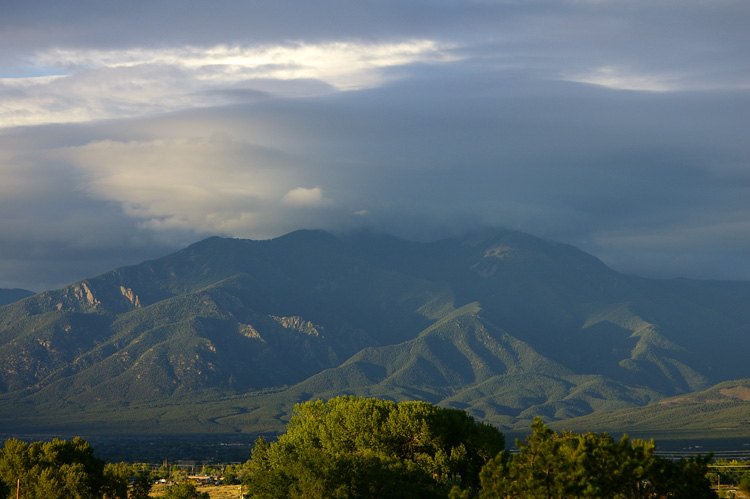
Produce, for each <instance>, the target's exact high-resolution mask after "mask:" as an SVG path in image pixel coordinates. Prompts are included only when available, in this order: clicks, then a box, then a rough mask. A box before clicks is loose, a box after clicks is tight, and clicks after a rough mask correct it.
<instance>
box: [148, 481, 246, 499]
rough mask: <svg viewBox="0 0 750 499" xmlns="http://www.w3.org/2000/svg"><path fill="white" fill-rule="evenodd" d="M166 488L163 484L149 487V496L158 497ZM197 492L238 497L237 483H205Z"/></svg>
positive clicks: (228, 498) (225, 498)
mask: <svg viewBox="0 0 750 499" xmlns="http://www.w3.org/2000/svg"><path fill="white" fill-rule="evenodd" d="M165 488H166V486H165V485H163V484H156V485H154V486H153V487H152V488H151V494H150V495H151V497H158V496H161V495H163V494H164V489H165ZM198 492H208V495H209V496H210V497H211V499H239V498H240V497H242V496H241V495H240V486H239V485H206V486H200V487H198Z"/></svg>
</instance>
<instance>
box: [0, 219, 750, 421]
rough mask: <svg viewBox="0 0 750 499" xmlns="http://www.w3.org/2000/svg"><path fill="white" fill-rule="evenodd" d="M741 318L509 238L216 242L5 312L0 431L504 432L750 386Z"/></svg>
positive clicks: (700, 286)
mask: <svg viewBox="0 0 750 499" xmlns="http://www.w3.org/2000/svg"><path fill="white" fill-rule="evenodd" d="M749 302H750V283H747V282H711V281H690V280H650V279H641V278H637V277H633V276H625V275H622V274H619V273H617V272H615V271H613V270H611V269H609V268H607V267H606V266H605V265H604V264H603V263H602V262H601V261H599V260H598V259H596V258H594V257H593V256H591V255H587V254H585V253H583V252H581V251H579V250H577V249H575V248H573V247H571V246H568V245H564V244H559V243H553V242H548V241H543V240H540V239H537V238H534V237H532V236H529V235H526V234H521V233H518V232H513V231H503V230H487V231H479V232H474V233H470V234H467V235H465V236H463V237H457V238H451V239H445V240H441V241H437V242H434V243H414V242H409V241H404V240H400V239H396V238H392V237H388V236H381V235H377V234H367V233H360V234H352V235H348V236H345V237H335V236H333V235H331V234H328V233H326V232H322V231H298V232H294V233H291V234H288V235H286V236H283V237H280V238H277V239H273V240H267V241H251V240H237V239H222V238H216V237H214V238H209V239H206V240H204V241H201V242H198V243H196V244H193V245H191V246H189V247H188V248H185V249H184V250H181V251H178V252H176V253H174V254H171V255H168V256H165V257H164V258H160V259H158V260H153V261H148V262H144V263H142V264H140V265H135V266H131V267H124V268H121V269H117V270H114V271H112V272H109V273H107V274H103V275H101V276H98V277H94V278H90V279H86V280H84V281H81V282H78V283H75V284H73V285H71V286H68V287H66V288H63V289H60V290H55V291H48V292H45V293H40V294H38V295H34V296H30V297H27V298H25V299H23V300H21V301H17V302H15V303H10V304H8V305H6V306H3V307H0V358H1V359H3V361H4V362H3V363H2V365H1V366H0V423H2V424H4V425H6V427H9V428H10V427H12V428H20V429H23V428H32V427H33V428H37V429H46V428H52V427H54V426H55V425H58V427H62V426H59V425H70V426H65V427H66V428H75V427H76V424H78V425H79V426H83V427H86V428H88V429H89V430H91V431H95V430H96V428H101V429H104V428H110V426H111V424H114V423H113V422H114V421H117V422H118V424H119V426H120V428H122V429H123V431H125V430H124V428H139V429H140V430H141V431H157V430H158V431H162V432H167V433H169V432H174V431H175V430H176V428H172V427H171V426H172V425H177V424H178V423H177V422H178V421H179V422H180V423H179V428H180V430H181V431H260V429H264V431H265V430H268V429H273V428H277V429H278V428H279V423H280V421H282V420H283V419H284V417H286V414H288V411H289V410H290V409H291V406H292V405H293V404H294V402H297V401H299V400H305V399H308V398H314V397H328V396H334V395H337V394H341V393H356V394H361V395H372V396H378V397H387V398H394V399H399V400H401V399H413V398H419V399H424V400H429V401H431V402H434V403H439V404H442V405H451V406H455V407H461V408H464V409H466V410H467V411H469V412H470V413H471V414H473V415H475V416H476V417H478V418H482V419H486V420H488V421H491V422H493V423H495V424H497V425H500V426H502V427H504V428H511V427H517V426H519V425H526V424H527V423H528V421H529V420H530V419H531V418H533V416H534V415H543V416H544V417H545V419H547V420H554V419H565V418H571V417H576V416H583V415H586V414H590V413H596V412H597V411H603V410H611V409H620V408H624V407H631V406H639V405H644V404H647V403H649V402H654V401H658V400H661V399H663V398H665V397H669V396H673V395H678V394H684V393H689V392H692V391H696V390H703V389H706V388H708V387H709V386H711V385H713V384H716V383H720V382H723V381H727V380H731V379H740V378H746V377H750V372H748V368H747V364H746V362H744V361H743V357H744V352H747V351H748V350H749V347H750V334H748V333H749V332H750V307H748V306H747V304H748V303H749ZM19 411H20V413H19ZM66 415H69V416H66ZM115 415H116V416H115ZM110 429H111V428H110Z"/></svg>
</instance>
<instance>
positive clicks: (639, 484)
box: [452, 419, 716, 499]
mask: <svg viewBox="0 0 750 499" xmlns="http://www.w3.org/2000/svg"><path fill="white" fill-rule="evenodd" d="M532 430H533V433H532V434H531V435H530V436H529V437H527V439H526V442H525V443H524V442H521V441H520V440H519V441H517V442H516V445H518V447H519V453H518V454H515V455H510V454H508V453H501V454H500V455H498V456H497V457H495V458H494V459H493V460H491V461H490V462H489V463H487V465H486V466H485V467H484V468H483V469H482V472H481V488H480V489H479V497H480V498H487V499H511V498H524V499H537V498H539V499H553V498H560V499H562V498H568V497H575V498H580V499H600V498H604V497H606V498H610V499H630V498H633V499H635V498H681V499H702V498H706V499H709V498H714V497H716V495H715V493H714V492H713V491H712V490H711V484H710V481H709V479H708V477H707V472H708V467H707V465H708V463H709V462H710V459H711V457H710V456H706V457H695V458H690V459H683V460H680V461H678V462H673V461H670V460H668V459H663V458H660V457H658V456H656V455H655V454H654V450H655V446H654V443H653V441H651V442H644V441H642V440H634V441H630V440H629V439H628V437H627V436H625V437H623V438H622V439H621V440H620V441H619V442H617V441H615V440H614V439H613V438H612V437H611V436H609V435H608V434H606V433H603V434H597V433H586V434H576V433H570V432H563V433H562V435H560V434H558V433H556V432H554V431H552V430H550V429H549V428H548V427H547V426H545V425H544V423H542V421H541V420H539V419H536V420H535V421H534V424H533V425H532ZM452 497H453V498H454V499H460V498H468V497H471V491H470V490H464V491H461V490H458V489H455V490H454V491H453V492H452Z"/></svg>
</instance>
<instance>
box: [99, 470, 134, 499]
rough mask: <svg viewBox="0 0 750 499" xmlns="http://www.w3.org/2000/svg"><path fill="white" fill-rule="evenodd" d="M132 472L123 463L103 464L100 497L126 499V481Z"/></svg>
mask: <svg viewBox="0 0 750 499" xmlns="http://www.w3.org/2000/svg"><path fill="white" fill-rule="evenodd" d="M132 471H133V470H132V468H131V467H130V466H128V465H127V464H125V463H107V464H105V465H104V485H103V486H102V491H101V492H102V497H103V498H104V499H127V498H128V479H129V478H130V475H131V474H132Z"/></svg>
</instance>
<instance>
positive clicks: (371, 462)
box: [0, 396, 750, 499]
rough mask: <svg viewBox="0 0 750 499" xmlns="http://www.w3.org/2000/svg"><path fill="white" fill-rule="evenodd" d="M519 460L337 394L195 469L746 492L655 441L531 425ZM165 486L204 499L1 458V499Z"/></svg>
mask: <svg viewBox="0 0 750 499" xmlns="http://www.w3.org/2000/svg"><path fill="white" fill-rule="evenodd" d="M516 445H517V446H518V447H519V452H518V453H516V454H511V453H510V452H508V451H507V450H505V449H504V447H505V440H504V437H503V434H502V433H501V432H500V431H499V430H497V429H496V428H494V427H492V426H490V425H487V424H485V423H477V422H475V421H474V419H473V418H472V417H471V416H469V415H468V414H466V413H465V412H464V411H460V410H457V409H450V408H448V409H446V408H440V407H437V406H434V405H432V404H429V403H425V402H401V403H396V402H392V401H387V400H380V399H373V398H359V397H352V396H346V397H337V398H334V399H331V400H329V401H328V402H323V401H320V400H318V401H315V402H306V403H303V404H299V405H297V406H296V408H295V413H294V416H293V417H292V419H291V421H290V423H289V425H288V429H287V432H286V433H285V434H283V435H281V436H280V437H279V438H278V440H277V441H275V442H271V443H269V442H268V441H266V440H265V439H263V438H260V439H258V440H257V441H256V445H255V447H254V449H253V451H252V456H251V459H250V460H249V461H247V462H246V463H245V464H243V465H232V466H228V467H221V468H219V467H216V468H211V467H208V468H204V472H208V473H211V474H214V475H217V476H218V475H223V476H224V480H225V483H235V484H236V483H239V482H240V481H243V482H244V487H243V488H244V492H245V493H247V494H248V497H250V498H255V499H276V498H278V499H284V498H290V499H291V498H310V499H314V498H320V499H323V498H370V497H392V498H445V499H448V498H450V499H469V498H479V499H489V498H492V499H495V498H497V499H521V498H523V499H537V498H540V499H558V498H559V499H562V498H577V499H599V498H607V499H641V498H644V499H645V498H653V499H656V498H659V499H667V498H674V499H682V498H685V499H687V498H690V499H709V498H715V497H717V496H716V495H715V493H714V492H713V491H712V490H711V482H710V480H709V478H711V479H713V480H714V483H716V482H718V481H722V483H728V482H734V483H737V484H739V486H740V489H741V490H745V489H747V487H748V485H747V484H748V477H750V473H747V472H745V471H744V468H739V467H737V466H736V465H734V463H726V465H723V463H717V467H714V468H713V469H712V470H711V472H709V471H708V464H709V461H710V459H711V458H710V456H706V457H700V456H699V457H694V458H690V459H683V460H680V461H676V462H674V461H670V460H667V459H663V458H660V457H658V456H656V455H655V453H654V451H655V446H654V443H653V441H650V442H645V441H642V440H633V441H631V440H630V439H629V438H628V437H623V438H622V439H621V440H619V441H616V440H614V439H613V438H612V437H610V436H609V435H608V434H606V433H601V434H600V433H585V434H577V433H572V432H563V433H562V434H558V433H556V432H555V431H553V430H551V429H549V428H548V427H547V426H546V425H545V424H544V423H543V422H542V421H541V420H540V419H536V420H535V421H534V423H533V425H532V433H531V434H530V435H529V436H528V437H527V438H526V440H525V441H524V442H522V441H520V440H519V441H516ZM165 477H170V478H171V480H170V482H168V484H167V486H166V488H164V489H162V490H163V494H162V495H161V496H158V497H160V498H161V499H209V495H208V493H206V492H199V491H198V489H197V488H196V486H195V485H194V484H193V483H189V482H188V481H187V474H186V473H185V472H184V470H179V469H178V468H174V467H173V468H167V467H162V468H160V469H158V470H155V471H154V470H152V468H151V467H150V466H148V465H144V464H138V463H136V464H131V465H126V464H124V463H105V462H104V461H103V460H101V459H98V458H96V457H95V456H94V454H93V449H92V448H91V446H90V445H89V444H88V442H87V441H85V440H83V439H80V438H75V439H73V440H71V441H65V440H58V439H55V440H53V441H52V442H33V443H31V444H27V443H25V442H22V441H20V440H16V439H9V440H7V441H6V442H5V446H4V448H3V449H2V450H0V499H5V498H11V499H12V498H13V497H16V489H17V485H18V484H20V490H21V494H20V496H21V497H23V498H25V499H42V498H45V499H48V498H52V499H56V498H58V499H62V498H72V499H147V498H148V497H149V493H150V491H151V485H152V483H153V481H154V480H155V479H158V478H165Z"/></svg>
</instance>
